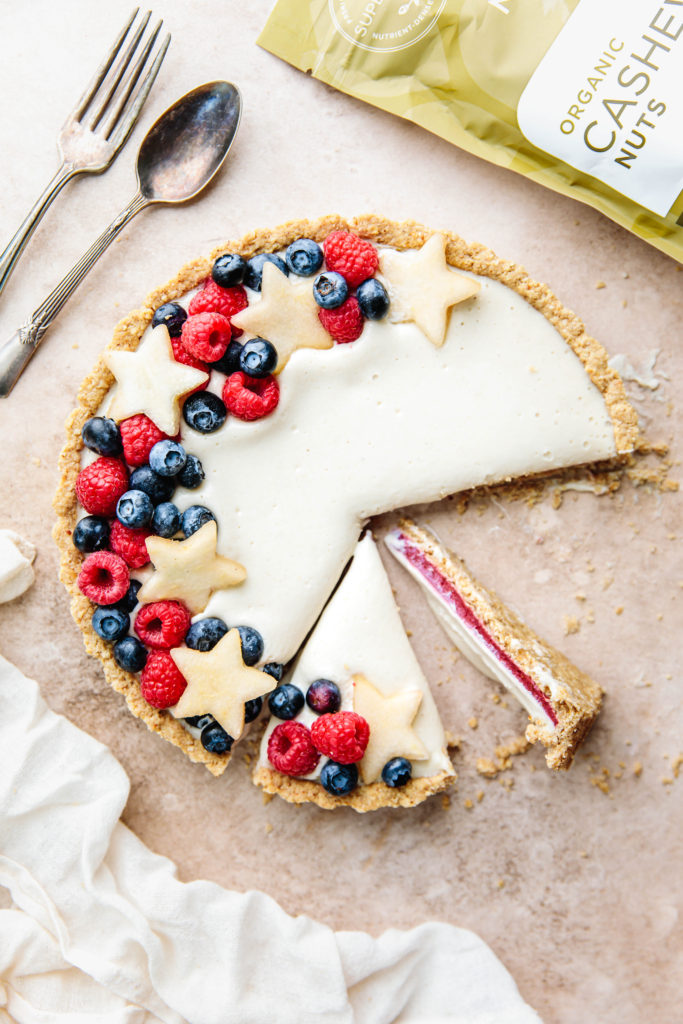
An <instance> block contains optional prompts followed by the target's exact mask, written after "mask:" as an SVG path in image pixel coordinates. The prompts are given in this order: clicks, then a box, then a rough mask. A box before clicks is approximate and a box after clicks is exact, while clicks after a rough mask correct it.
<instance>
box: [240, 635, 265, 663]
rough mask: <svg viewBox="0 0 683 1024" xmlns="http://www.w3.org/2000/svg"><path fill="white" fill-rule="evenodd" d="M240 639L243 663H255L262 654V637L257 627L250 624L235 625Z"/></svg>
mask: <svg viewBox="0 0 683 1024" xmlns="http://www.w3.org/2000/svg"><path fill="white" fill-rule="evenodd" d="M237 629H238V631H239V635H240V640H241V641H242V661H243V662H244V664H245V665H255V664H256V662H257V661H258V660H259V658H261V657H262V656H263V637H262V636H261V634H260V633H259V631H258V629H253V628H252V627H251V626H238V627H237Z"/></svg>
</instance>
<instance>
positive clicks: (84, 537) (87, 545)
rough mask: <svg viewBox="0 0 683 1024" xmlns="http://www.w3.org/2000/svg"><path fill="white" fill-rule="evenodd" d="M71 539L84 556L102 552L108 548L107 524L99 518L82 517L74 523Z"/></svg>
mask: <svg viewBox="0 0 683 1024" xmlns="http://www.w3.org/2000/svg"><path fill="white" fill-rule="evenodd" d="M71 539H72V541H73V542H74V546H75V547H77V548H78V550H79V551H83V552H84V554H89V553H90V552H91V551H102V549H103V548H107V547H109V523H108V522H107V520H106V519H100V517H99V516H84V517H83V519H79V520H78V522H77V523H76V525H75V527H74V532H73V534H72V536H71Z"/></svg>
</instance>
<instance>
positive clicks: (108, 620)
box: [92, 608, 130, 643]
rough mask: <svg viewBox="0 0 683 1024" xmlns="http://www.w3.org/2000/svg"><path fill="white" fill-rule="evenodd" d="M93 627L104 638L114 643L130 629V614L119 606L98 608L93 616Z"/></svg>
mask: <svg viewBox="0 0 683 1024" xmlns="http://www.w3.org/2000/svg"><path fill="white" fill-rule="evenodd" d="M92 628H93V629H94V630H95V632H96V633H97V635H98V636H101V637H102V639H103V640H106V641H107V642H108V643H114V642H115V641H116V640H120V639H121V637H122V636H125V635H126V633H127V632H128V630H129V629H130V616H129V615H128V614H127V613H126V612H122V611H120V610H119V609H118V608H96V609H95V611H94V612H93V616H92Z"/></svg>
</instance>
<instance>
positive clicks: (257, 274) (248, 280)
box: [244, 252, 367, 292]
mask: <svg viewBox="0 0 683 1024" xmlns="http://www.w3.org/2000/svg"><path fill="white" fill-rule="evenodd" d="M264 263H274V264H275V266H276V267H277V268H278V270H281V271H282V273H283V274H289V267H288V266H287V264H286V263H285V262H284V260H282V259H280V257H279V256H275V255H274V254H273V253H272V252H260V253H259V254H258V255H257V256H252V257H251V259H250V260H247V272H246V274H245V275H244V283H245V284H246V286H247V288H251V289H252V290H253V291H255V292H260V291H261V281H262V278H263V264H264ZM366 277H367V275H366Z"/></svg>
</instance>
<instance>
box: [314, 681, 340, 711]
mask: <svg viewBox="0 0 683 1024" xmlns="http://www.w3.org/2000/svg"><path fill="white" fill-rule="evenodd" d="M306 703H307V704H308V706H309V708H310V709H311V711H315V713H316V714H317V715H329V714H332V713H333V712H335V711H339V708H340V707H341V693H340V692H339V687H338V686H337V684H336V683H333V682H332V680H331V679H316V680H315V682H313V683H311V685H310V686H309V687H308V691H307V693H306Z"/></svg>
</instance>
